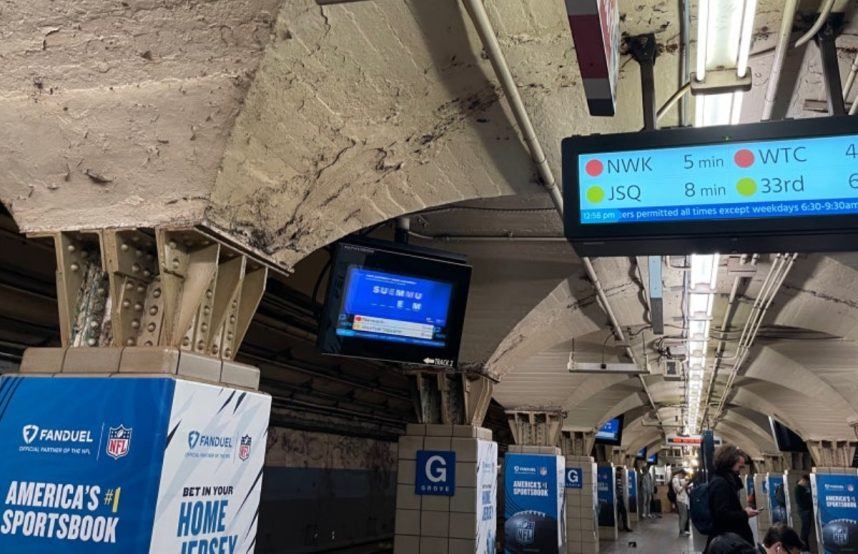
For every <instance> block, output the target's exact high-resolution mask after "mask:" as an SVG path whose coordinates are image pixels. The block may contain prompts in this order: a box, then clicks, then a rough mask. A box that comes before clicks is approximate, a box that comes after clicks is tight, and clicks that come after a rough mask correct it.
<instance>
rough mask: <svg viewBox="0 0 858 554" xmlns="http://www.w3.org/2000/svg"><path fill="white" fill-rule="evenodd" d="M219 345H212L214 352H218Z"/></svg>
mask: <svg viewBox="0 0 858 554" xmlns="http://www.w3.org/2000/svg"><path fill="white" fill-rule="evenodd" d="M217 351H218V347H217V345H214V346H212V354H217Z"/></svg>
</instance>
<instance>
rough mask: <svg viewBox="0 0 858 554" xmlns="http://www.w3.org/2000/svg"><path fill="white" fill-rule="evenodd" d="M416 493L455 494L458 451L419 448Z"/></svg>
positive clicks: (415, 483)
mask: <svg viewBox="0 0 858 554" xmlns="http://www.w3.org/2000/svg"><path fill="white" fill-rule="evenodd" d="M415 466H416V467H415V469H416V475H415V480H414V493H415V494H419V495H440V496H453V495H454V494H455V493H456V453H455V452H446V451H438V450H418V451H417V460H416V462H415Z"/></svg>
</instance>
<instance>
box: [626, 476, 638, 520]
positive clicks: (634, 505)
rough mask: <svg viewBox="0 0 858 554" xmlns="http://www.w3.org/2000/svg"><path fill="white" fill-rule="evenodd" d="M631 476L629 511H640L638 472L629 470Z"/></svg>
mask: <svg viewBox="0 0 858 554" xmlns="http://www.w3.org/2000/svg"><path fill="white" fill-rule="evenodd" d="M628 476H629V513H631V514H636V513H638V472H637V471H634V470H629V471H628Z"/></svg>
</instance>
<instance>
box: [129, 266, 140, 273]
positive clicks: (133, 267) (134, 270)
mask: <svg viewBox="0 0 858 554" xmlns="http://www.w3.org/2000/svg"><path fill="white" fill-rule="evenodd" d="M131 271H133V272H134V273H137V272H139V271H140V264H133V265H132V266H131Z"/></svg>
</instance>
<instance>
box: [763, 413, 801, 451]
mask: <svg viewBox="0 0 858 554" xmlns="http://www.w3.org/2000/svg"><path fill="white" fill-rule="evenodd" d="M769 423H770V424H771V426H772V437H773V438H774V439H775V445H777V447H778V450H780V451H781V452H807V444H805V442H804V440H802V438H801V437H799V436H798V435H797V434H795V433H794V432H793V430H792V429H790V428H789V427H787V426H786V425H784V424H782V423H781V422H779V421H777V420H776V419H775V418H773V417H769Z"/></svg>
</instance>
